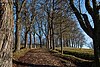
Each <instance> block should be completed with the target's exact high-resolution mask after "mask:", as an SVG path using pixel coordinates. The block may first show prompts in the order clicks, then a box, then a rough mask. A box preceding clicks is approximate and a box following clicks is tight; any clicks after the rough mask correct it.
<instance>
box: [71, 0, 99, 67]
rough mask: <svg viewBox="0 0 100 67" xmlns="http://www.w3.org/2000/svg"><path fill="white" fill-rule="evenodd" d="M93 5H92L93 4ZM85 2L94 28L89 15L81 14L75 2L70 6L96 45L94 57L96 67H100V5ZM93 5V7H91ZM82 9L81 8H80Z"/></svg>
mask: <svg viewBox="0 0 100 67" xmlns="http://www.w3.org/2000/svg"><path fill="white" fill-rule="evenodd" d="M91 3H92V4H91ZM91 3H90V0H85V3H84V4H85V8H86V10H87V12H88V14H89V15H90V16H91V17H92V20H93V24H94V28H92V26H91V25H90V21H89V18H88V16H87V14H85V13H81V9H78V8H76V7H75V4H74V1H73V0H70V6H71V8H72V10H73V12H74V14H75V16H76V17H77V19H78V21H79V23H80V25H81V27H82V29H83V30H84V31H85V33H86V34H87V35H89V36H90V37H91V38H92V39H93V45H94V57H95V66H96V67H99V66H100V64H99V49H100V18H99V16H100V14H99V10H100V5H98V1H97V0H92V1H91ZM91 5H92V6H93V7H91ZM79 8H81V7H79Z"/></svg>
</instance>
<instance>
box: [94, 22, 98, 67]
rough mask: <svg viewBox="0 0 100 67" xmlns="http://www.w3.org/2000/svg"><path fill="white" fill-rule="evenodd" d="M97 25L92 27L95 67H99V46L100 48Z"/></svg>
mask: <svg viewBox="0 0 100 67" xmlns="http://www.w3.org/2000/svg"><path fill="white" fill-rule="evenodd" d="M96 23H97V24H96V25H95V26H94V38H93V44H94V56H95V66H96V67H99V66H100V64H99V46H100V23H99V22H96Z"/></svg>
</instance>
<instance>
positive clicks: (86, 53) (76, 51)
mask: <svg viewBox="0 0 100 67" xmlns="http://www.w3.org/2000/svg"><path fill="white" fill-rule="evenodd" d="M56 50H57V51H61V50H60V48H56ZM63 51H64V54H69V55H73V56H76V57H79V58H82V59H86V60H93V59H94V52H93V50H92V49H83V48H82V49H80V48H70V47H64V48H63Z"/></svg>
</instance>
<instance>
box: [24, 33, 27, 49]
mask: <svg viewBox="0 0 100 67" xmlns="http://www.w3.org/2000/svg"><path fill="white" fill-rule="evenodd" d="M24 47H25V48H27V47H28V32H26V33H25V45H24Z"/></svg>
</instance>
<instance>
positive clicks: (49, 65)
mask: <svg viewBox="0 0 100 67" xmlns="http://www.w3.org/2000/svg"><path fill="white" fill-rule="evenodd" d="M52 54H53V53H52ZM52 54H51V53H50V52H49V51H48V50H47V49H32V50H30V51H28V52H27V53H26V54H25V55H24V56H22V57H20V58H19V59H18V61H15V60H14V61H13V62H14V64H13V67H75V66H74V64H72V63H70V62H67V63H63V62H62V60H61V58H58V57H55V56H54V55H52ZM71 65H72V66H71Z"/></svg>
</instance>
